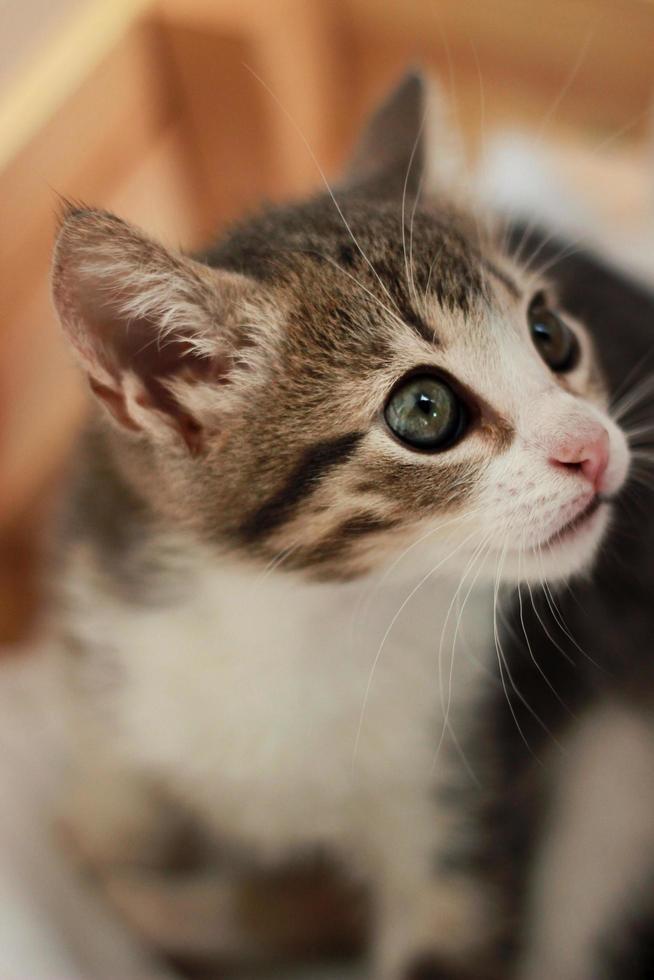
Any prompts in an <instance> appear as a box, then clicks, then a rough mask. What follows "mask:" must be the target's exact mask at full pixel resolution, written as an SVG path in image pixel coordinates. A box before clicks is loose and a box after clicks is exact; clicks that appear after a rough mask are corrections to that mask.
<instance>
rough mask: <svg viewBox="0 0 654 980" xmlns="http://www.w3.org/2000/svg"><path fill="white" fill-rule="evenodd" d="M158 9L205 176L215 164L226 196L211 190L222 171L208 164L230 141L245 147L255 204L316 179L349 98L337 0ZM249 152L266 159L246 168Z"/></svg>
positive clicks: (179, 2)
mask: <svg viewBox="0 0 654 980" xmlns="http://www.w3.org/2000/svg"><path fill="white" fill-rule="evenodd" d="M159 9H160V10H161V11H162V16H163V18H164V22H165V24H166V25H167V27H168V29H169V33H170V38H171V46H172V49H173V51H174V58H175V63H176V69H177V72H178V77H179V79H180V87H181V88H182V89H183V91H184V93H185V106H186V111H187V113H189V115H190V116H191V117H195V122H194V127H193V138H194V140H195V143H196V147H197V152H198V154H199V155H200V156H201V157H202V158H204V159H205V160H206V161H207V163H206V166H207V168H208V172H209V171H211V170H213V173H212V174H210V176H209V182H210V183H211V184H212V185H213V186H214V193H215V194H216V200H217V202H218V206H222V204H223V202H224V198H225V194H224V190H221V189H220V188H216V186H215V185H216V182H217V181H218V180H220V174H217V173H216V166H215V163H212V161H215V160H216V159H220V158H221V157H222V155H223V154H224V153H225V152H226V138H229V137H231V138H233V139H234V140H235V142H236V143H241V142H242V143H243V145H244V146H245V147H246V149H247V153H246V154H243V155H242V157H241V161H242V162H241V166H245V168H246V172H247V177H246V179H247V180H249V181H250V187H251V189H252V191H253V192H254V193H252V194H251V195H250V199H251V200H252V198H253V197H254V198H256V196H257V195H260V193H261V192H262V191H263V192H264V193H266V194H268V193H272V194H273V196H280V195H281V196H284V195H288V194H289V193H290V194H297V193H299V192H302V191H304V190H308V189H309V188H311V187H315V186H317V185H319V184H320V180H321V178H320V174H319V170H318V166H317V164H318V162H320V165H321V166H327V168H328V169H329V167H330V163H331V161H332V160H333V156H334V154H333V148H334V117H335V114H336V116H338V114H339V111H340V109H341V108H342V105H343V101H344V94H343V92H342V89H341V86H340V82H339V72H338V53H339V46H338V44H337V43H336V38H337V28H338V23H337V19H336V16H335V11H336V8H335V7H334V5H333V4H332V3H330V2H328V0H276V2H275V3H260V2H256V0H242V2H241V0H239V2H235V0H221V2H220V3H207V2H206V0H188V2H187V0H161V3H160V6H159ZM212 59H213V61H212ZM244 113H247V115H248V118H249V122H248V120H247V119H246V120H244V119H243V118H242V114H244ZM225 117H227V119H228V120H229V122H228V125H227V127H226V126H225ZM248 126H249V129H248ZM226 130H227V131H226ZM253 130H254V132H253ZM248 154H249V156H248ZM252 154H254V155H255V156H256V157H262V160H261V163H259V162H257V163H256V166H255V167H254V168H252V167H249V166H248V159H254V158H255V157H254V156H252ZM237 170H238V168H237ZM253 170H254V172H253ZM238 198H239V200H240V194H239V195H238ZM224 203H226V204H227V205H228V206H229V203H230V202H229V201H227V202H224ZM230 210H231V209H230Z"/></svg>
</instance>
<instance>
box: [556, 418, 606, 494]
mask: <svg viewBox="0 0 654 980" xmlns="http://www.w3.org/2000/svg"><path fill="white" fill-rule="evenodd" d="M550 462H551V463H552V464H553V465H554V466H559V467H563V468H565V469H566V470H570V471H572V472H576V473H579V474H580V475H581V476H584V477H585V478H586V479H587V480H588V481H589V483H592V485H593V487H594V488H595V490H599V489H600V488H601V487H600V485H601V482H602V477H603V476H604V473H605V472H606V468H607V466H608V462H609V435H608V432H607V431H606V429H605V428H604V427H601V428H599V429H598V430H596V432H595V433H594V434H593V437H592V438H586V439H580V440H578V441H574V442H566V443H565V444H562V445H561V446H559V447H558V448H557V451H556V454H555V455H554V456H553V457H552V458H551V459H550Z"/></svg>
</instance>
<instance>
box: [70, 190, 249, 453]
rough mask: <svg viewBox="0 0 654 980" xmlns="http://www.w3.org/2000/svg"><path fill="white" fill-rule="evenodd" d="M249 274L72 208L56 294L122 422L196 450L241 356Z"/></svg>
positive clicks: (93, 379) (79, 350)
mask: <svg viewBox="0 0 654 980" xmlns="http://www.w3.org/2000/svg"><path fill="white" fill-rule="evenodd" d="M253 291H254V286H253V284H251V283H250V281H249V280H248V279H246V278H245V277H243V276H240V275H237V274H235V273H230V272H226V271H222V270H216V269H212V268H209V267H208V266H204V265H201V264H200V263H199V262H195V261H193V260H191V259H189V258H186V257H185V256H183V255H180V254H176V253H172V252H169V251H168V250H167V249H165V248H164V247H163V246H161V245H159V244H157V243H156V242H153V241H151V240H150V239H149V238H147V237H146V236H145V235H144V234H142V233H141V232H140V231H138V230H137V229H136V228H133V227H132V226H131V225H128V224H127V223H126V222H124V221H121V220H120V219H119V218H117V217H115V216H114V215H112V214H108V213H106V212H102V211H94V210H88V209H72V208H71V209H69V210H68V212H67V213H66V215H65V216H64V219H63V222H62V225H61V229H60V232H59V236H58V239H57V244H56V248H55V257H54V266H53V297H54V302H55V306H56V308H57V312H58V314H59V318H60V320H61V323H62V325H63V328H64V331H65V333H66V334H67V336H68V339H69V340H70V342H71V344H72V346H73V348H74V350H75V352H76V354H77V356H78V359H79V360H80V361H81V363H82V366H83V368H84V370H85V371H86V373H87V375H88V378H89V382H90V385H91V388H92V390H93V392H94V394H95V395H96V396H97V398H98V399H99V400H100V401H101V402H102V403H103V404H104V406H105V407H106V408H107V409H108V410H109V412H110V413H111V415H112V416H113V418H114V420H115V421H116V422H117V423H118V424H119V425H120V426H122V427H123V428H125V429H129V430H132V431H137V432H138V431H140V432H142V433H144V434H147V435H148V436H149V437H151V438H154V439H158V440H162V439H163V440H166V441H168V442H170V441H171V440H173V441H175V440H176V441H179V442H181V443H182V444H185V445H186V447H187V448H188V450H190V451H191V452H193V453H197V452H201V451H202V449H203V448H204V446H205V444H206V436H207V432H208V429H210V428H214V429H215V428H216V426H219V424H220V422H219V418H220V406H221V404H224V402H225V399H224V397H223V398H221V397H220V396H221V391H222V390H224V388H225V386H226V385H228V384H229V382H230V379H231V376H232V372H233V369H234V364H235V361H236V360H237V359H238V351H239V344H240V343H243V338H242V336H239V322H240V320H239V317H240V318H241V319H242V308H243V303H244V302H245V301H247V299H248V297H249V296H250V295H251V294H252V292H253Z"/></svg>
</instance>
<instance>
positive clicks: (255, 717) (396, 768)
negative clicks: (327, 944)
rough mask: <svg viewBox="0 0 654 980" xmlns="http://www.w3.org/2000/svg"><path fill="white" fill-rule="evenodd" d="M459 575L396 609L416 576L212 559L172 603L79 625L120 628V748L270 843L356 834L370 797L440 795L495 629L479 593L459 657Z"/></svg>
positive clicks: (94, 629) (92, 610) (116, 691)
mask: <svg viewBox="0 0 654 980" xmlns="http://www.w3.org/2000/svg"><path fill="white" fill-rule="evenodd" d="M457 585H458V581H452V580H449V579H445V580H443V579H434V580H430V581H429V582H427V583H425V585H424V586H423V587H422V588H421V589H419V590H418V591H417V592H416V593H415V594H414V595H413V596H412V597H411V599H410V601H409V602H408V603H407V604H406V606H405V607H404V608H403V609H402V611H401V613H400V614H399V615H397V617H396V614H397V613H398V610H399V609H400V607H401V605H402V603H403V600H404V599H405V598H406V597H407V595H408V594H409V593H410V591H411V588H412V585H411V583H409V584H407V582H403V583H402V584H401V585H397V584H395V585H390V584H387V585H383V586H381V587H377V588H375V585H374V583H371V582H369V581H368V582H366V583H361V582H359V583H356V584H348V585H342V584H329V585H316V584H314V585H307V584H302V583H299V582H298V581H297V580H296V579H294V578H293V577H292V576H286V575H282V574H269V575H265V574H264V575H263V576H262V575H258V576H257V575H252V574H251V573H247V572H243V571H241V570H239V569H235V568H232V567H229V568H227V569H225V570H224V571H219V570H216V569H215V568H214V569H213V570H211V571H205V572H202V574H200V575H198V577H197V580H196V587H195V588H194V589H193V591H192V594H191V595H189V596H188V597H187V598H186V599H185V600H184V601H183V602H180V603H178V604H175V605H174V606H171V607H170V608H166V609H162V608H153V609H150V610H144V609H142V608H137V607H129V606H126V605H122V604H121V605H120V606H119V607H117V606H116V605H114V604H106V603H105V604H104V605H100V606H99V607H98V606H97V605H94V604H93V603H92V602H89V604H88V609H89V615H88V619H87V621H86V622H85V624H84V626H83V629H84V631H85V633H86V634H87V635H88V638H89V641H90V644H91V646H93V643H94V641H95V642H96V644H97V639H98V637H102V638H105V637H115V641H112V643H111V648H110V649H109V650H108V653H107V655H108V657H109V658H110V659H111V660H114V661H115V660H116V659H117V660H118V664H119V669H118V678H119V681H118V683H117V684H116V685H115V686H112V687H111V688H110V690H111V694H110V695H109V699H110V702H111V703H110V705H108V706H107V707H108V709H109V711H110V714H111V715H112V716H113V717H114V718H115V722H116V724H115V729H116V736H117V738H118V739H119V740H120V742H121V743H122V749H123V750H124V752H125V753H128V754H129V755H130V756H131V757H132V758H134V759H135V761H138V763H140V764H144V765H146V766H147V767H148V769H150V770H154V771H156V772H160V773H162V774H164V775H165V777H166V778H167V779H169V780H171V781H172V782H173V783H174V784H175V785H176V787H178V789H181V791H182V792H184V793H185V794H187V795H188V796H189V798H190V799H191V800H192V802H193V804H194V805H195V806H198V807H200V808H202V810H203V811H205V812H206V813H207V814H208V815H210V817H211V819H212V820H213V821H214V822H215V823H216V825H217V826H219V827H220V828H221V829H222V830H224V832H226V833H228V834H229V835H231V836H237V837H240V838H241V839H243V840H245V841H248V842H250V843H255V844H257V845H258V846H260V847H263V848H270V849H272V850H276V849H277V848H284V847H288V846H289V845H294V846H297V845H301V844H303V843H307V844H311V843H320V842H323V843H324V842H327V843H329V842H332V841H337V840H338V839H340V838H343V837H347V836H350V837H351V838H357V837H359V836H360V835H365V833H366V832H367V826H368V825H369V821H370V807H371V806H373V807H380V806H383V805H384V800H386V799H388V798H389V797H390V798H392V797H393V796H406V797H407V798H417V797H420V796H423V797H424V798H425V799H427V798H431V795H432V793H431V791H432V789H433V785H434V781H435V778H436V775H435V774H436V773H438V771H439V763H441V762H443V761H444V755H445V751H444V748H445V745H447V742H448V737H447V736H446V737H445V738H444V745H443V751H442V752H441V753H440V755H438V748H439V742H440V741H441V737H442V735H443V733H444V729H445V726H446V723H445V716H446V713H447V708H448V704H449V705H451V708H452V713H451V715H450V721H451V723H452V725H453V726H454V728H455V729H457V726H460V725H462V724H463V723H464V722H463V721H462V716H461V713H460V707H461V702H462V701H464V700H467V695H468V694H474V693H475V689H476V688H477V684H476V678H477V677H478V676H479V673H480V671H482V670H483V668H484V659H485V657H486V656H487V651H488V644H489V636H490V629H489V619H490V604H491V599H492V597H491V596H490V595H489V594H488V593H487V592H485V591H483V592H480V593H479V594H475V593H473V594H472V596H471V597H470V598H469V601H468V603H467V605H466V610H465V616H464V618H463V620H462V625H461V627H460V628H459V630H458V636H457V640H456V647H455V655H454V659H452V650H453V634H454V630H455V628H456V623H457V619H458V615H457V606H456V605H452V604H451V603H452V598H453V596H454V593H455V591H456V587H457ZM448 611H449V613H450V615H449V620H448V623H447V624H446V623H445V620H446V618H447V614H448ZM395 617H396V618H395ZM444 627H445V628H444ZM439 653H440V657H439ZM102 659H103V658H102V655H101V653H98V654H97V655H95V656H92V657H90V658H89V660H88V668H87V669H88V676H87V682H88V683H89V685H90V686H92V685H93V675H94V672H97V671H100V672H102V665H101V661H102ZM99 686H100V687H104V684H101V685H99ZM105 690H106V688H105ZM104 697H105V698H106V697H107V695H106V694H105V695H104ZM457 734H458V735H461V734H462V733H461V732H460V730H458V731H457ZM437 755H438V757H437Z"/></svg>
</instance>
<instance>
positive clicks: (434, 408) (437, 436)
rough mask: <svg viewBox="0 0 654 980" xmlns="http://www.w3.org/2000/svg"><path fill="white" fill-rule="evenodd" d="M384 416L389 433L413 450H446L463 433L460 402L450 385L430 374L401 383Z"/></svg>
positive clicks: (392, 396)
mask: <svg viewBox="0 0 654 980" xmlns="http://www.w3.org/2000/svg"><path fill="white" fill-rule="evenodd" d="M384 416H385V419H386V422H387V423H388V426H389V428H390V429H391V431H392V432H394V433H395V435H396V436H397V437H398V438H399V439H401V440H402V442H404V443H406V444H407V445H409V446H411V447H413V448H416V449H424V450H436V449H446V448H447V447H448V446H451V445H452V443H453V442H454V441H455V440H456V439H458V438H459V437H460V435H461V434H462V432H463V421H464V413H463V407H462V405H461V403H460V401H459V399H458V398H457V397H456V395H455V394H454V392H453V391H452V389H451V388H450V387H449V385H447V384H446V383H445V382H444V381H442V380H441V379H440V378H437V377H435V376H432V375H418V376H414V377H412V378H409V379H408V380H405V381H403V382H401V383H400V384H399V385H398V386H397V387H396V388H395V390H394V391H393V392H392V394H391V397H390V398H389V400H388V403H387V405H386V409H385V412H384Z"/></svg>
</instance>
